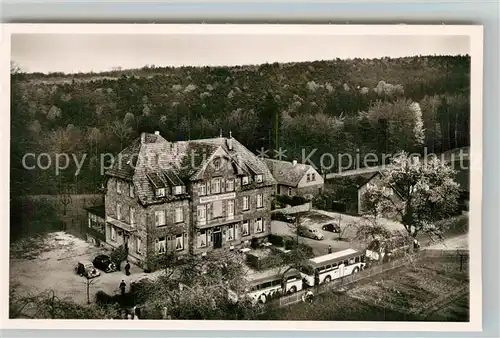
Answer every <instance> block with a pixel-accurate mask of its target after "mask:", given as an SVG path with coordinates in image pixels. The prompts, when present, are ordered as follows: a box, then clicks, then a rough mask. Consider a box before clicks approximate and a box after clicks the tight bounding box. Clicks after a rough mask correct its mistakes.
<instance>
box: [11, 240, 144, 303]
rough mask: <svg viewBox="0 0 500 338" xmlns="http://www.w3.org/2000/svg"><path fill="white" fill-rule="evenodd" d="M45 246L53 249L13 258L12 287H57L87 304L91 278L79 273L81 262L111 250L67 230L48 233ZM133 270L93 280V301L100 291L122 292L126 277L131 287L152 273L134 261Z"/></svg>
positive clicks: (29, 291) (35, 289)
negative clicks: (121, 284) (70, 233)
mask: <svg viewBox="0 0 500 338" xmlns="http://www.w3.org/2000/svg"><path fill="white" fill-rule="evenodd" d="M44 245H45V246H47V247H48V248H50V250H47V251H42V252H41V253H40V254H39V255H38V257H36V258H34V259H20V258H11V260H10V286H11V287H13V286H16V285H17V286H18V292H20V293H21V294H31V295H35V294H37V293H39V292H42V291H46V290H54V291H55V292H56V296H57V297H59V298H61V299H63V298H66V297H70V298H71V299H73V300H74V301H76V302H78V303H81V304H85V303H86V302H87V293H86V292H87V291H86V290H87V280H86V278H84V277H81V276H80V275H78V274H77V273H76V267H77V264H78V262H79V261H92V260H93V259H94V257H95V256H97V255H98V254H109V252H107V251H106V250H105V249H103V248H97V247H95V246H93V245H91V244H89V243H87V242H86V241H84V240H82V239H80V238H78V237H75V236H72V235H69V234H67V233H65V232H55V233H50V234H48V235H47V236H46V239H45V242H44ZM122 265H123V264H122ZM130 272H131V275H130V276H126V275H125V271H124V269H123V268H122V271H116V272H112V273H105V272H103V271H100V276H98V277H96V278H93V279H91V281H92V282H91V283H92V284H91V285H90V297H91V301H93V300H94V296H95V294H96V293H97V291H100V290H101V291H104V292H106V293H108V294H117V293H119V284H120V282H121V281H122V280H125V283H126V284H127V290H128V288H129V287H130V283H131V282H133V281H136V280H138V279H141V278H144V277H146V276H151V274H146V273H144V272H143V270H142V269H141V268H139V267H137V266H135V265H133V264H131V269H130Z"/></svg>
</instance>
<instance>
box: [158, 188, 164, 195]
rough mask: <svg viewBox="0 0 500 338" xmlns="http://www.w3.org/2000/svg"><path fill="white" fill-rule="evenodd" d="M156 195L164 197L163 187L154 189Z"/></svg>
mask: <svg viewBox="0 0 500 338" xmlns="http://www.w3.org/2000/svg"><path fill="white" fill-rule="evenodd" d="M156 197H165V188H158V189H156Z"/></svg>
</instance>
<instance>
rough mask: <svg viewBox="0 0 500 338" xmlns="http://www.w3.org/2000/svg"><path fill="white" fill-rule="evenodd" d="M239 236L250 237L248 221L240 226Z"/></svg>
mask: <svg viewBox="0 0 500 338" xmlns="http://www.w3.org/2000/svg"><path fill="white" fill-rule="evenodd" d="M241 235H242V236H248V235H250V224H249V223H248V221H243V224H242V226H241Z"/></svg>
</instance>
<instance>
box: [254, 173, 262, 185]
mask: <svg viewBox="0 0 500 338" xmlns="http://www.w3.org/2000/svg"><path fill="white" fill-rule="evenodd" d="M255 182H257V183H262V175H261V174H259V175H256V176H255Z"/></svg>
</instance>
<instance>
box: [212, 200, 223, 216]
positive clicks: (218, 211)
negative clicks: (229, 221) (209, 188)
mask: <svg viewBox="0 0 500 338" xmlns="http://www.w3.org/2000/svg"><path fill="white" fill-rule="evenodd" d="M219 217H223V214H222V201H215V202H213V203H212V218H219Z"/></svg>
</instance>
